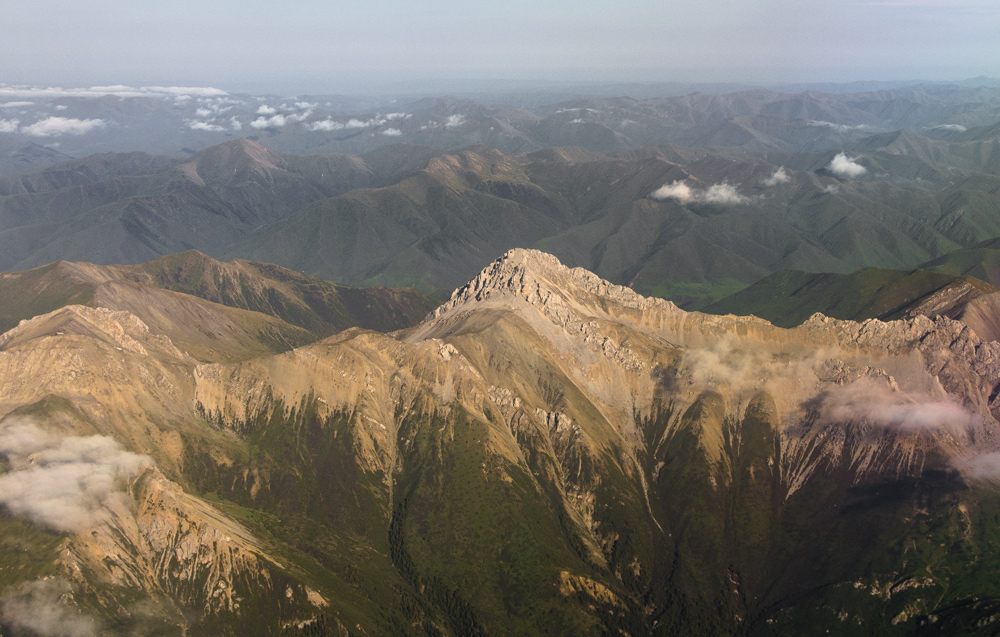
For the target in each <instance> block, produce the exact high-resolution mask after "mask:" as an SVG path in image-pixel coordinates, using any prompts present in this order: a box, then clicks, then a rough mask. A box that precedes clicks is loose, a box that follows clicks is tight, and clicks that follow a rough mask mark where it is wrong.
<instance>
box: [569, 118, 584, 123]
mask: <svg viewBox="0 0 1000 637" xmlns="http://www.w3.org/2000/svg"><path fill="white" fill-rule="evenodd" d="M569 123H570V124H582V123H583V120H582V119H580V118H579V117H577V118H576V119H571V120H569Z"/></svg>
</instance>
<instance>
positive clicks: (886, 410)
mask: <svg viewBox="0 0 1000 637" xmlns="http://www.w3.org/2000/svg"><path fill="white" fill-rule="evenodd" d="M820 420H821V421H823V422H830V423H846V422H865V423H868V424H871V425H874V426H876V427H882V428H887V429H899V430H903V431H925V430H933V429H946V428H948V427H955V426H958V427H968V426H969V425H971V424H973V422H974V421H973V416H972V414H970V413H969V412H967V411H966V410H965V409H963V408H962V407H961V406H960V405H958V404H956V403H953V402H950V401H948V400H940V399H937V398H934V397H932V396H926V395H913V394H907V393H905V392H902V391H899V390H898V389H895V388H892V387H889V386H888V385H887V384H886V382H885V381H883V380H878V379H875V378H871V377H862V378H859V379H858V380H856V381H854V382H853V383H850V384H848V385H844V386H842V387H838V388H836V389H834V390H832V391H830V392H827V393H826V394H825V395H824V396H823V399H822V401H821V403H820Z"/></svg>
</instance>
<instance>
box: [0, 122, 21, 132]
mask: <svg viewBox="0 0 1000 637" xmlns="http://www.w3.org/2000/svg"><path fill="white" fill-rule="evenodd" d="M20 123H21V120H17V119H0V133H16V132H17V126H18V124H20Z"/></svg>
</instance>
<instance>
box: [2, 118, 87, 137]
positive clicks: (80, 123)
mask: <svg viewBox="0 0 1000 637" xmlns="http://www.w3.org/2000/svg"><path fill="white" fill-rule="evenodd" d="M104 126H105V123H104V120H100V119H74V118H70V117H49V118H47V119H43V120H41V121H38V122H35V123H34V124H32V125H31V126H25V127H23V128H22V129H21V132H22V133H24V134H25V135H33V136H35V137H57V136H59V135H83V134H84V133H89V132H90V131H92V130H94V129H95V128H104Z"/></svg>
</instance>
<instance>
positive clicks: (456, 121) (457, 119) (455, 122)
mask: <svg viewBox="0 0 1000 637" xmlns="http://www.w3.org/2000/svg"><path fill="white" fill-rule="evenodd" d="M464 123H465V115H460V114H457V113H456V114H455V115H449V116H448V119H447V120H445V123H444V126H445V128H458V127H459V126H461V125H462V124H464Z"/></svg>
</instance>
